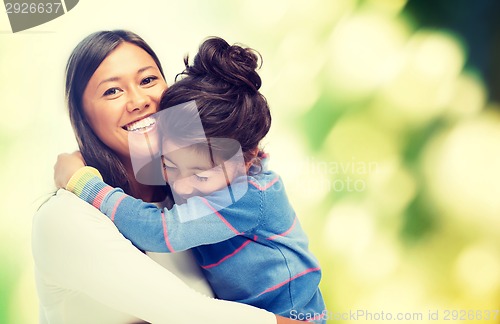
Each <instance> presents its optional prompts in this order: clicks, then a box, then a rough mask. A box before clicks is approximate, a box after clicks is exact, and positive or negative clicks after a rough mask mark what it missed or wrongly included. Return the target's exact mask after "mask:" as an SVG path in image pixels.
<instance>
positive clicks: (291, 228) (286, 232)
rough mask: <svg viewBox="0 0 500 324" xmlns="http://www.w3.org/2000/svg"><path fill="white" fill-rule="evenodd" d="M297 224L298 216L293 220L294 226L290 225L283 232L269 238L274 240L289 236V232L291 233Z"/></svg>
mask: <svg viewBox="0 0 500 324" xmlns="http://www.w3.org/2000/svg"><path fill="white" fill-rule="evenodd" d="M296 224H297V216H295V219H294V220H293V224H292V226H290V228H289V229H287V230H286V231H285V232H283V233H281V234H276V235H273V236H271V237H268V238H267V239H268V240H270V241H272V240H274V239H276V238H278V237H281V236H287V235H288V234H290V232H291V231H292V230H293V229H294V227H295V225H296Z"/></svg>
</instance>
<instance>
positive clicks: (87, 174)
mask: <svg viewBox="0 0 500 324" xmlns="http://www.w3.org/2000/svg"><path fill="white" fill-rule="evenodd" d="M94 177H98V178H99V179H100V180H102V176H101V174H100V173H99V171H98V170H97V169H96V168H93V167H90V166H84V167H83V168H80V169H78V171H76V172H75V173H74V174H73V175H72V176H71V178H70V179H69V181H68V184H67V185H66V190H69V191H71V192H73V193H75V194H77V195H80V194H81V192H82V190H83V188H84V187H85V185H86V184H87V183H88V182H89V181H90V180H91V179H92V178H94Z"/></svg>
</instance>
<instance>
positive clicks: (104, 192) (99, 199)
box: [92, 186, 113, 209]
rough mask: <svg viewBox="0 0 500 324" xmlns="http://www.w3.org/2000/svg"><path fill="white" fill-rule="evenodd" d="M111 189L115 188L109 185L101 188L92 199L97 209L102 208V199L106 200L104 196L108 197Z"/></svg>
mask: <svg viewBox="0 0 500 324" xmlns="http://www.w3.org/2000/svg"><path fill="white" fill-rule="evenodd" d="M111 190H113V188H112V187H109V186H106V187H104V188H102V189H101V190H99V192H98V193H97V195H95V197H94V200H93V201H92V206H94V207H95V208H97V209H100V208H101V205H102V201H103V200H104V197H106V195H107V194H108V193H109V192H110V191H111Z"/></svg>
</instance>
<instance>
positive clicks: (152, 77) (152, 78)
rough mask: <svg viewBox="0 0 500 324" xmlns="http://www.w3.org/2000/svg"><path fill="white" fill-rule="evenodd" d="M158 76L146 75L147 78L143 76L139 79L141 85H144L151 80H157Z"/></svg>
mask: <svg viewBox="0 0 500 324" xmlns="http://www.w3.org/2000/svg"><path fill="white" fill-rule="evenodd" d="M157 79H158V77H156V76H150V77H147V78H144V79H143V80H142V81H141V85H146V84H150V83H151V82H153V81H155V80H157Z"/></svg>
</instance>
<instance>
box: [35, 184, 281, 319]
mask: <svg viewBox="0 0 500 324" xmlns="http://www.w3.org/2000/svg"><path fill="white" fill-rule="evenodd" d="M32 236H33V239H32V244H33V246H32V249H33V257H34V261H35V277H36V284H37V291H38V296H39V300H40V323H44V324H45V323H49V324H59V323H69V324H79V323H82V324H83V323H85V324H88V323H96V324H100V323H103V324H129V323H142V322H143V321H148V322H151V323H175V324H183V323H189V324H190V323H207V324H211V323H214V324H215V323H217V324H223V323H228V324H229V323H231V324H232V323H242V324H245V323H249V324H250V323H252V324H254V323H259V324H275V323H276V320H275V317H274V315H273V314H271V313H269V312H267V311H264V310H261V309H257V308H254V307H252V306H248V305H244V304H238V303H235V302H229V301H223V300H217V299H214V298H210V297H207V296H206V295H211V290H210V288H209V286H208V284H207V283H206V281H205V279H204V278H203V276H202V274H201V272H200V271H199V269H198V266H197V265H196V264H195V263H194V260H193V258H192V256H191V253H190V252H189V251H187V252H183V253H176V254H158V253H155V254H152V253H148V255H146V254H143V253H141V252H140V251H139V250H137V249H136V248H135V247H134V246H133V245H132V244H131V243H130V241H128V240H127V239H125V238H124V237H123V236H122V235H121V234H120V232H118V230H117V229H116V227H115V226H114V224H113V223H112V222H111V221H110V220H109V219H108V218H107V217H106V216H105V215H103V214H101V213H100V212H99V211H98V210H97V209H95V208H93V207H92V206H90V205H89V204H87V203H86V202H84V201H82V200H80V199H78V198H77V197H76V196H75V195H73V194H71V193H69V192H67V191H66V190H59V191H58V192H57V194H56V195H55V196H54V197H52V198H51V199H49V201H47V202H46V203H45V204H44V205H43V206H42V207H41V208H40V210H39V211H38V212H37V213H36V214H35V216H34V220H33V234H32ZM153 259H154V260H155V261H156V262H155V261H153ZM157 262H158V263H157ZM159 263H160V264H161V265H160V264H159ZM164 267H165V268H164ZM167 269H168V270H167ZM235 271H237V269H235ZM188 285H189V286H191V287H192V288H194V289H196V290H197V291H195V290H194V289H192V288H190V287H188Z"/></svg>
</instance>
